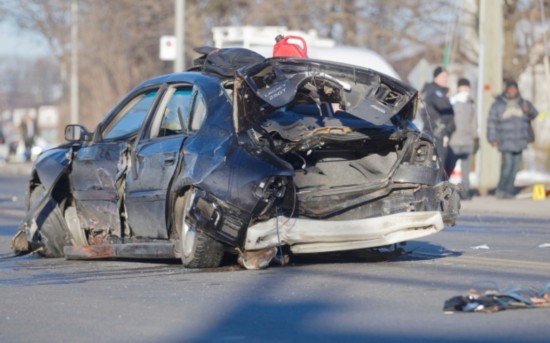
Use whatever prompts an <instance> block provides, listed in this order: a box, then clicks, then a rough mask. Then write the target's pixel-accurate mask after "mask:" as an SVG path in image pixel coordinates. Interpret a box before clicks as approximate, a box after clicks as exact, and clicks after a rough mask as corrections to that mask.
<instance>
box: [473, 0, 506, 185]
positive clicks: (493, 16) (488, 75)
mask: <svg viewBox="0 0 550 343" xmlns="http://www.w3.org/2000/svg"><path fill="white" fill-rule="evenodd" d="M479 5H480V9H479V82H478V97H477V98H478V102H479V104H478V118H479V120H480V122H479V124H480V125H479V128H480V130H479V135H480V140H479V142H480V147H479V153H478V155H477V163H476V165H477V168H476V171H477V176H478V183H479V184H478V188H479V193H480V194H481V195H487V193H488V192H489V189H491V188H495V187H496V185H497V182H498V178H499V172H500V154H499V153H498V151H497V149H496V148H494V147H492V146H491V145H490V144H489V142H487V138H486V137H487V118H488V117H489V108H490V107H491V104H492V103H493V101H494V95H496V94H499V93H500V92H501V91H502V81H503V80H502V65H503V62H502V51H503V50H504V40H503V31H504V25H503V23H504V22H503V5H504V4H503V1H502V0H491V1H480V2H479Z"/></svg>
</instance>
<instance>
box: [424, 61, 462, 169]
mask: <svg viewBox="0 0 550 343" xmlns="http://www.w3.org/2000/svg"><path fill="white" fill-rule="evenodd" d="M433 76H434V79H433V82H432V83H429V84H427V85H426V86H425V87H424V89H423V90H422V99H423V102H424V110H423V111H422V112H421V114H422V121H423V123H424V128H423V130H424V132H427V133H429V134H431V135H432V137H433V138H434V140H435V148H436V151H437V155H438V156H439V159H440V161H441V164H442V166H444V164H445V160H446V158H447V149H448V142H449V139H450V137H451V135H452V134H453V132H454V131H455V122H454V111H453V106H452V105H451V101H450V99H449V97H448V95H447V94H448V93H449V89H448V88H447V83H448V79H449V73H448V72H447V71H446V70H445V69H443V68H442V67H437V68H435V70H434V72H433Z"/></svg>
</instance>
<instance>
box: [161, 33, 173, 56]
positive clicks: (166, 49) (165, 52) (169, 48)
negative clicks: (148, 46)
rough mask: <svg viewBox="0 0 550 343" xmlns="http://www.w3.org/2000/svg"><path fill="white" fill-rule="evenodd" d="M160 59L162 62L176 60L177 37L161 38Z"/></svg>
mask: <svg viewBox="0 0 550 343" xmlns="http://www.w3.org/2000/svg"><path fill="white" fill-rule="evenodd" d="M159 58H160V59H161V60H162V61H173V60H175V59H176V37H175V36H161V37H160V49H159Z"/></svg>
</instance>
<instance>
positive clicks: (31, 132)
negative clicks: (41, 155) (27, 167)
mask: <svg viewBox="0 0 550 343" xmlns="http://www.w3.org/2000/svg"><path fill="white" fill-rule="evenodd" d="M35 133H36V132H35V125H34V120H33V119H32V117H31V116H30V114H25V116H23V118H22V120H21V138H22V139H23V143H24V144H25V161H30V160H31V156H32V147H33V145H34V136H35Z"/></svg>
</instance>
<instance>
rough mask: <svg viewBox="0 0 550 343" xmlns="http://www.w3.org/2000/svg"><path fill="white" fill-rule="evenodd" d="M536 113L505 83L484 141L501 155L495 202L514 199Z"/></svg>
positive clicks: (513, 85) (511, 83)
mask: <svg viewBox="0 0 550 343" xmlns="http://www.w3.org/2000/svg"><path fill="white" fill-rule="evenodd" d="M537 114H538V112H537V110H536V109H535V107H534V106H533V104H532V103H531V102H529V101H527V100H525V99H523V98H522V97H521V95H520V93H519V89H518V84H517V82H515V81H508V82H506V89H505V91H504V92H503V93H502V94H501V95H499V96H498V97H497V98H496V100H495V102H494V103H493V104H492V105H491V108H490V110H489V119H488V122H487V140H488V141H489V143H491V145H492V146H493V147H495V148H498V150H499V151H500V153H501V154H502V163H501V166H500V179H499V181H498V186H497V189H496V192H495V196H496V197H497V198H498V199H509V198H514V197H515V188H514V181H515V179H516V174H517V172H518V169H519V165H520V162H521V153H522V151H523V150H524V149H525V148H527V145H528V144H529V143H531V142H533V140H534V137H533V129H532V127H531V121H532V120H533V119H534V118H535V117H536V116H537Z"/></svg>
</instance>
